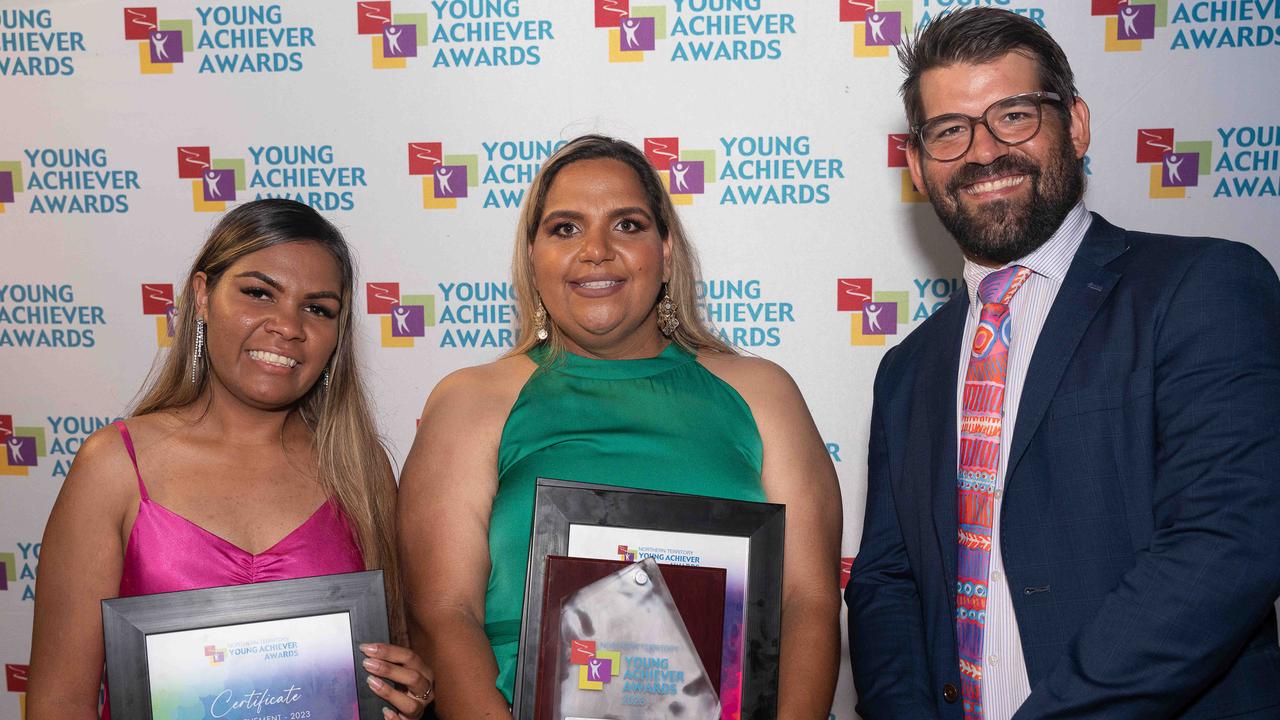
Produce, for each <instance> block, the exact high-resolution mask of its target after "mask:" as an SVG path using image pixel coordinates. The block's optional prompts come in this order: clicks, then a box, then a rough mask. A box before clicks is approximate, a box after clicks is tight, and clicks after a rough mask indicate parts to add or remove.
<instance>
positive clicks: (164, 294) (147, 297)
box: [142, 283, 173, 315]
mask: <svg viewBox="0 0 1280 720" xmlns="http://www.w3.org/2000/svg"><path fill="white" fill-rule="evenodd" d="M172 304H173V283H143V284H142V314H143V315H167V314H168V313H169V306H170V305H172Z"/></svg>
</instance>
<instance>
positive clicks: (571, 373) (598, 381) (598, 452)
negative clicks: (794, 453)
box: [485, 343, 765, 701]
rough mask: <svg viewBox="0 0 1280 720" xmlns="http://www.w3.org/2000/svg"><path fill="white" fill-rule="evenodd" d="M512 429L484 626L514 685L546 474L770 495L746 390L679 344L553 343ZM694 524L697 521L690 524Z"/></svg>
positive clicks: (501, 474) (501, 675)
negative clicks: (587, 348) (619, 353)
mask: <svg viewBox="0 0 1280 720" xmlns="http://www.w3.org/2000/svg"><path fill="white" fill-rule="evenodd" d="M529 356H530V358H531V359H533V360H534V362H536V363H538V366H539V367H538V369H537V370H535V371H534V373H533V375H532V376H531V377H530V378H529V381H528V382H527V383H525V386H524V387H523V388H522V389H521V391H520V395H519V397H518V398H517V399H516V402H515V405H514V406H512V408H511V414H510V415H509V416H508V418H507V422H506V425H505V426H504V427H503V430H502V440H501V443H500V445H499V448H498V492H497V496H496V497H495V498H494V501H493V511H492V514H491V515H490V525H489V557H490V562H491V565H492V570H491V571H490V573H489V584H488V588H487V591H486V595H485V634H486V635H488V637H489V644H490V645H491V647H492V648H493V654H494V657H495V658H496V659H497V662H498V680H497V685H498V689H499V690H501V691H502V693H503V694H504V695H505V696H506V697H507V700H508V701H510V700H511V698H512V694H513V692H514V688H515V675H516V656H517V651H518V644H519V637H520V614H521V609H522V605H523V602H524V585H525V573H526V569H527V566H528V557H529V536H530V532H531V531H532V526H533V500H534V489H535V486H536V483H537V480H538V478H554V479H557V480H570V481H576V482H587V483H601V484H606V485H620V486H623V487H631V488H642V489H649V490H659V491H664V492H678V493H686V494H693V495H706V496H710V497H720V498H728V499H734V500H749V501H754V502H762V501H764V499H765V497H764V489H763V487H762V486H761V482H760V467H761V458H762V454H763V448H762V443H761V440H760V433H759V430H757V428H756V422H755V418H754V417H753V416H752V415H751V410H750V409H749V408H748V407H747V403H746V401H744V400H743V399H742V396H741V395H739V394H738V392H737V391H736V390H734V389H733V388H732V387H730V386H729V385H728V384H727V383H725V382H724V381H723V380H720V379H719V378H717V377H716V376H715V375H713V374H711V372H709V371H708V370H707V369H706V368H704V367H703V366H702V365H701V364H700V363H699V362H698V361H697V359H696V358H695V357H694V356H693V355H692V354H691V353H689V352H688V351H686V350H684V349H682V348H680V347H679V346H677V345H675V344H674V343H673V344H671V345H668V346H667V348H666V349H665V350H663V351H662V353H661V354H659V355H658V356H657V357H654V358H645V359H640V360H597V359H592V358H584V357H580V356H577V355H573V354H570V353H561V354H560V355H559V357H557V358H555V360H553V361H548V357H547V353H546V352H545V350H544V348H541V347H539V348H535V349H534V350H532V351H530V353H529ZM690 530H691V531H696V528H690Z"/></svg>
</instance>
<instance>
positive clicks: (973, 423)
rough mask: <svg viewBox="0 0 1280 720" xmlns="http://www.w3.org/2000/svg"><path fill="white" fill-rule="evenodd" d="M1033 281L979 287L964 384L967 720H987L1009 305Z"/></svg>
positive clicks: (1013, 277) (961, 619) (961, 616)
mask: <svg viewBox="0 0 1280 720" xmlns="http://www.w3.org/2000/svg"><path fill="white" fill-rule="evenodd" d="M1029 275H1031V270H1030V269H1029V268H1024V267H1021V266H1018V265H1014V266H1012V267H1007V268H1004V269H1003V270H998V271H996V272H993V273H991V274H990V275H988V276H987V277H986V278H985V279H983V281H982V284H981V285H979V286H978V298H979V300H981V302H982V317H981V319H979V320H978V330H977V332H975V333H974V335H973V351H972V353H971V354H970V355H969V369H968V371H967V372H966V374H965V379H964V401H963V403H962V406H963V407H962V415H961V421H960V469H959V474H958V476H957V480H956V496H957V497H956V499H957V500H958V507H959V521H960V525H959V531H960V532H959V543H960V547H959V565H958V566H957V568H956V641H957V644H958V649H959V653H960V685H961V694H962V697H963V698H964V716H965V720H981V718H982V635H983V629H984V626H985V623H986V621H987V572H988V570H989V569H990V564H991V519H992V511H993V496H994V494H995V487H996V473H997V472H998V471H999V469H1000V424H1001V419H1002V418H1003V416H1004V379H1005V369H1006V366H1007V360H1008V358H1009V337H1010V334H1011V331H1012V323H1011V321H1010V318H1009V300H1010V299H1012V298H1013V294H1014V293H1016V292H1017V291H1018V288H1020V287H1022V284H1023V283H1024V282H1026V280H1027V277H1028V276H1029Z"/></svg>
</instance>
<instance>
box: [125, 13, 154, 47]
mask: <svg viewBox="0 0 1280 720" xmlns="http://www.w3.org/2000/svg"><path fill="white" fill-rule="evenodd" d="M159 23H160V20H159V13H157V12H156V9H155V8H153V7H133V8H125V9H124V39H125V40H149V39H150V38H151V31H152V30H155V29H156V27H157V26H158V25H159Z"/></svg>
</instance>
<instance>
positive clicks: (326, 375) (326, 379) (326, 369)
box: [324, 365, 329, 390]
mask: <svg viewBox="0 0 1280 720" xmlns="http://www.w3.org/2000/svg"><path fill="white" fill-rule="evenodd" d="M324 389H325V390H328V389H329V366H328V365H325V366H324Z"/></svg>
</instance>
